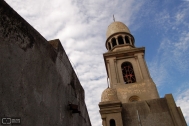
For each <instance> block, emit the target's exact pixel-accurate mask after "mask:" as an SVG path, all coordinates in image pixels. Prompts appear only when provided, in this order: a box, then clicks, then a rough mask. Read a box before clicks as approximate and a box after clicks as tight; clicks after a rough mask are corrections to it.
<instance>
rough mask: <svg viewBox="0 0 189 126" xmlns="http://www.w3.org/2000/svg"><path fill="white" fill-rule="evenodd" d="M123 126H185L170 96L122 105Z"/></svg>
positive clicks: (179, 111) (181, 115)
mask: <svg viewBox="0 0 189 126" xmlns="http://www.w3.org/2000/svg"><path fill="white" fill-rule="evenodd" d="M122 108H123V110H122V119H123V125H124V126H138V125H140V126H152V125H153V126H187V124H186V121H185V119H184V117H183V114H182V112H181V110H180V108H179V107H177V106H176V104H175V101H174V99H173V97H172V95H171V94H168V95H166V96H165V98H159V99H152V100H146V101H138V102H130V103H124V104H123V105H122Z"/></svg>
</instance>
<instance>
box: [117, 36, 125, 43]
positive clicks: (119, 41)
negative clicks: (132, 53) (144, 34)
mask: <svg viewBox="0 0 189 126" xmlns="http://www.w3.org/2000/svg"><path fill="white" fill-rule="evenodd" d="M118 43H119V45H121V44H124V42H123V38H122V36H119V37H118Z"/></svg>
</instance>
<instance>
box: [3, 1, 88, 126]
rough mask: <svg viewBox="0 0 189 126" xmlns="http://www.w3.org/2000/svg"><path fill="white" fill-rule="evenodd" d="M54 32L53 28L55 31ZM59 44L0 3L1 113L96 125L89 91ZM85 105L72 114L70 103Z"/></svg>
mask: <svg viewBox="0 0 189 126" xmlns="http://www.w3.org/2000/svg"><path fill="white" fill-rule="evenodd" d="M49 30H50V29H49ZM55 41H57V43H58V45H57V44H55V45H53V46H57V48H53V46H52V45H51V44H52V43H51V44H49V43H48V41H47V40H46V39H45V38H43V37H42V36H41V35H40V34H39V33H38V32H37V31H36V30H35V29H34V28H33V27H31V26H30V25H29V24H28V23H27V22H26V21H25V20H24V19H22V18H21V17H20V16H19V15H18V14H17V13H16V12H15V11H14V10H13V9H12V8H10V7H9V6H8V5H7V4H6V3H5V2H4V1H0V110H1V112H0V117H1V118H2V117H21V124H22V125H25V126H56V125H57V126H58V125H64V126H90V125H91V124H90V120H89V116H88V112H87V108H86V105H85V102H84V90H83V88H82V86H81V85H80V82H79V80H78V78H77V76H76V74H75V72H74V70H73V68H72V66H71V64H70V62H69V59H68V57H67V55H66V53H65V51H64V49H63V47H62V46H61V44H60V42H59V40H55ZM69 103H72V104H75V105H78V106H79V111H80V114H79V113H74V114H73V113H72V111H71V110H70V109H69V107H68V104H69Z"/></svg>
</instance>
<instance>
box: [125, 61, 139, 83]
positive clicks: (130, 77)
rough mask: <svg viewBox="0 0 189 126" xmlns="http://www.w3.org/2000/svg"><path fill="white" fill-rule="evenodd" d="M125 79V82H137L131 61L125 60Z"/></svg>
mask: <svg viewBox="0 0 189 126" xmlns="http://www.w3.org/2000/svg"><path fill="white" fill-rule="evenodd" d="M121 69H122V74H123V80H124V82H125V84H129V83H134V82H136V78H135V73H134V70H133V66H132V64H131V63H130V62H124V63H122V65H121Z"/></svg>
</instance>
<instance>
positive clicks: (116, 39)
mask: <svg viewBox="0 0 189 126" xmlns="http://www.w3.org/2000/svg"><path fill="white" fill-rule="evenodd" d="M115 39H116V44H117V45H119V43H118V39H117V37H116V38H115Z"/></svg>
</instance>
